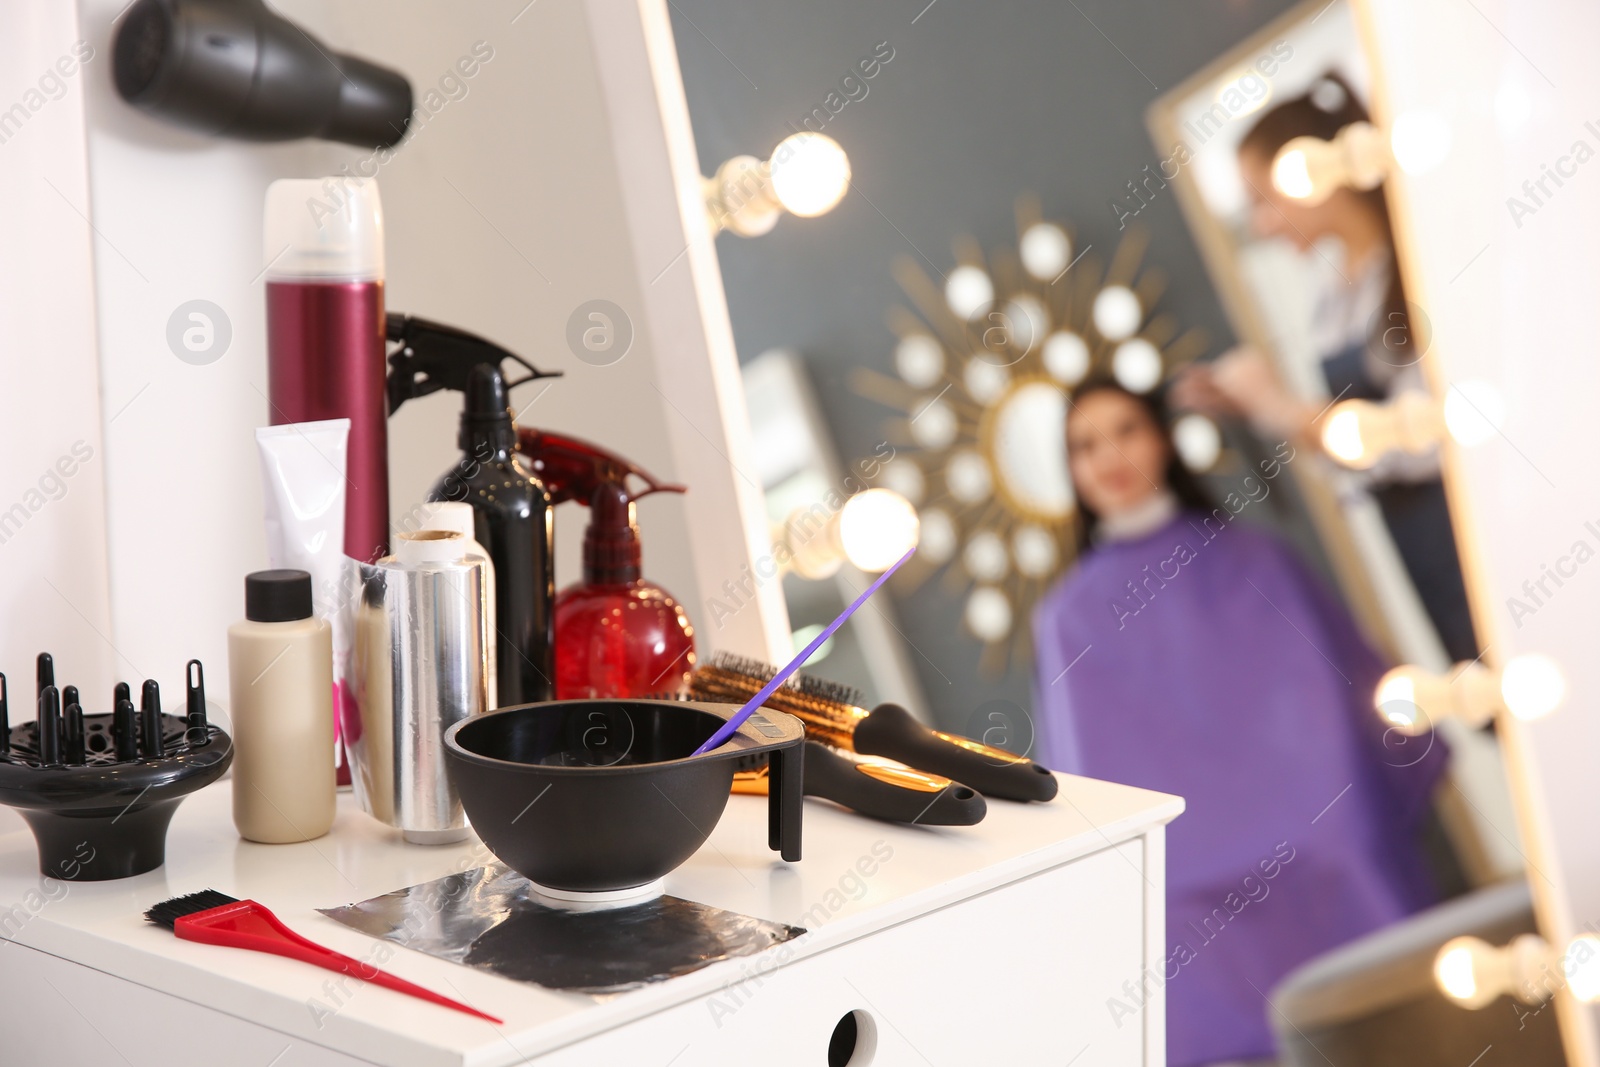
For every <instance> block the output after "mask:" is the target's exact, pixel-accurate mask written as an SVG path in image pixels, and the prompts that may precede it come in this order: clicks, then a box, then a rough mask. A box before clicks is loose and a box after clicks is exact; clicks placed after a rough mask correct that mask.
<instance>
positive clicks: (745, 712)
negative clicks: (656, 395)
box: [690, 546, 917, 756]
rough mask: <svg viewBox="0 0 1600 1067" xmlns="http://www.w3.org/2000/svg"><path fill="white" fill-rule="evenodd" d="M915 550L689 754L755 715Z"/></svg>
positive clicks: (701, 751)
mask: <svg viewBox="0 0 1600 1067" xmlns="http://www.w3.org/2000/svg"><path fill="white" fill-rule="evenodd" d="M916 551H917V550H916V548H915V546H913V547H912V549H911V551H910V552H907V553H906V554H905V555H903V556H901V557H900V558H899V559H898V560H897V561H895V565H894V566H892V567H890V568H889V569H888V570H886V571H884V572H883V573H882V574H880V575H878V578H877V580H876V581H874V582H873V583H872V584H871V585H869V586H867V589H866V592H864V593H862V594H861V595H860V596H858V597H856V598H855V600H854V601H852V602H851V604H850V606H849V607H847V608H845V609H844V610H843V611H842V612H840V613H839V617H838V618H837V619H834V620H833V621H832V622H830V623H829V624H828V626H827V629H825V630H823V631H822V632H821V633H820V634H818V635H817V636H816V637H815V638H814V639H813V640H812V642H811V643H810V644H809V645H807V646H806V647H805V648H802V649H801V650H800V654H799V655H798V656H796V657H795V658H794V659H792V660H790V661H789V662H788V663H787V664H785V665H784V668H783V670H781V671H779V672H778V673H777V674H774V675H773V676H772V681H770V682H768V683H767V684H766V685H764V686H762V687H761V692H759V693H757V694H756V695H755V696H753V697H751V698H750V699H749V700H748V701H747V702H746V703H745V705H744V707H742V708H740V709H739V710H738V711H736V712H734V714H733V717H732V718H731V719H729V720H728V721H727V722H725V723H723V724H722V725H721V726H719V727H718V728H717V732H716V733H714V734H712V735H711V737H710V738H709V739H708V740H707V741H706V742H705V744H703V745H701V746H700V747H699V748H697V749H695V750H694V751H693V752H691V753H690V755H691V756H700V755H704V754H705V753H707V752H710V751H711V750H712V749H714V748H716V747H717V746H719V745H721V744H723V743H724V742H726V741H727V740H728V738H730V737H732V736H733V735H734V732H735V731H737V730H738V729H739V727H741V726H743V725H744V721H745V720H746V719H748V718H749V717H750V716H751V715H752V714H754V713H755V710H756V709H757V708H759V707H760V706H761V705H762V704H764V703H766V700H767V698H768V697H769V696H771V695H772V694H773V693H775V692H777V691H778V687H779V686H780V685H782V684H783V683H784V682H787V681H788V680H789V675H791V674H793V673H794V672H795V671H797V670H799V669H800V668H801V667H802V666H803V665H804V664H805V662H806V660H808V659H810V658H811V657H812V655H813V654H814V653H815V652H816V651H817V649H819V648H821V647H822V643H823V642H824V641H826V640H827V639H828V638H830V637H832V636H833V635H834V632H835V631H837V630H838V629H839V627H841V626H843V625H844V624H845V622H846V620H848V619H849V618H850V616H852V615H854V614H855V613H856V609H857V608H859V607H860V606H861V605H863V604H865V603H866V602H867V598H868V597H870V596H871V595H872V594H873V593H876V592H877V591H878V590H879V589H880V588H882V586H883V583H884V582H887V581H888V580H889V575H891V574H893V573H894V572H895V571H897V570H899V569H900V565H901V564H902V563H904V562H905V561H906V560H908V559H910V558H911V557H912V556H914V555H915V554H916Z"/></svg>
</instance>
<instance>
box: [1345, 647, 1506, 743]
mask: <svg viewBox="0 0 1600 1067" xmlns="http://www.w3.org/2000/svg"><path fill="white" fill-rule="evenodd" d="M1458 695H1460V696H1461V697H1463V698H1464V697H1466V695H1467V690H1466V687H1463V688H1462V689H1461V690H1460V692H1459V694H1458V693H1457V692H1456V691H1453V690H1452V688H1451V685H1450V680H1449V679H1448V678H1443V677H1440V676H1439V675H1437V674H1434V673H1432V672H1430V671H1426V670H1423V669H1422V668H1421V667H1418V666H1415V665H1413V664H1409V663H1408V664H1405V665H1403V666H1399V667H1396V668H1394V669H1393V670H1391V671H1389V672H1388V673H1387V674H1385V675H1384V676H1383V678H1382V679H1381V680H1380V681H1379V682H1378V687H1377V689H1376V691H1375V692H1374V693H1373V697H1372V704H1373V707H1374V708H1376V709H1377V712H1378V714H1379V715H1380V716H1381V717H1382V718H1383V720H1384V721H1385V722H1386V723H1388V724H1389V725H1390V726H1391V727H1393V728H1394V729H1396V730H1398V731H1400V732H1401V733H1403V734H1406V735H1408V736H1411V737H1415V736H1417V735H1418V734H1424V733H1427V732H1428V731H1429V730H1431V729H1433V725H1434V723H1435V722H1437V721H1438V720H1440V719H1447V718H1451V717H1454V716H1457V715H1459V714H1460V713H1461V711H1462V710H1463V709H1462V707H1461V705H1460V703H1459V702H1458V701H1457V699H1456V697H1457V696H1458ZM1493 711H1494V709H1493V705H1492V704H1491V706H1490V707H1489V709H1488V713H1487V715H1486V716H1485V721H1487V720H1488V716H1489V715H1492V714H1493Z"/></svg>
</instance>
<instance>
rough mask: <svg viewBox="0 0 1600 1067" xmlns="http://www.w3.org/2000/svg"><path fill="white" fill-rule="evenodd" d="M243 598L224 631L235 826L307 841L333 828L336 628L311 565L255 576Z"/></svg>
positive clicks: (279, 840)
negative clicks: (314, 587)
mask: <svg viewBox="0 0 1600 1067" xmlns="http://www.w3.org/2000/svg"><path fill="white" fill-rule="evenodd" d="M244 602H245V607H244V614H245V617H244V620H243V621H242V622H236V623H234V624H233V625H232V626H230V627H229V628H228V688H229V692H230V695H231V697H232V706H231V707H230V708H229V712H230V717H231V719H232V723H233V824H234V826H236V827H237V828H238V830H239V836H241V837H243V838H245V839H246V840H249V841H260V842H263V843H265V844H273V845H279V844H288V843H290V842H294V841H309V840H311V839H312V838H316V837H321V836H322V835H323V834H325V833H327V832H328V830H329V829H331V828H332V826H333V814H334V767H333V761H332V760H331V759H329V758H328V753H330V752H332V751H333V632H332V630H331V628H330V627H329V626H328V624H327V622H325V621H324V620H322V619H319V618H317V617H316V616H315V615H314V614H313V612H312V608H311V576H310V575H309V574H307V573H306V572H305V571H293V570H277V571H257V572H256V573H254V574H251V575H249V576H248V577H246V578H245V582H244Z"/></svg>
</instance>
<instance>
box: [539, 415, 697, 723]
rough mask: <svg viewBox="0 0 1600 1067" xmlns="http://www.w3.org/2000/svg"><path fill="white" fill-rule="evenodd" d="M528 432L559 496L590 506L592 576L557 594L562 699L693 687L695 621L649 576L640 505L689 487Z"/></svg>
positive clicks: (580, 445) (591, 449)
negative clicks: (634, 481) (637, 510)
mask: <svg viewBox="0 0 1600 1067" xmlns="http://www.w3.org/2000/svg"><path fill="white" fill-rule="evenodd" d="M520 438H521V440H520V444H521V450H522V452H523V454H524V455H525V456H527V457H529V458H530V459H531V461H532V464H533V467H534V470H535V471H537V472H538V474H539V477H540V478H541V479H543V481H544V483H545V486H546V487H547V488H548V489H549V490H550V500H551V502H552V503H559V502H560V501H563V500H576V501H578V502H579V503H582V504H585V505H587V506H588V508H589V527H588V529H587V530H586V531H585V532H584V537H583V580H582V581H581V582H579V583H577V584H576V585H571V586H568V587H567V588H566V589H563V590H562V591H561V592H560V593H559V594H558V595H557V596H556V606H555V629H556V699H557V700H573V699H581V698H590V697H643V696H649V695H652V694H659V693H687V692H688V685H689V674H690V672H691V671H693V670H694V665H695V652H694V627H693V626H692V625H690V623H689V618H688V616H687V615H685V614H684V611H683V606H682V605H681V604H679V603H678V601H677V600H676V599H675V598H674V597H673V596H672V594H670V593H668V592H667V591H666V590H665V589H663V588H661V587H660V586H659V585H656V584H655V583H654V582H649V581H646V580H645V579H644V577H643V574H642V568H641V550H640V542H639V524H638V519H637V517H636V514H635V509H634V502H635V501H637V500H638V499H639V498H640V497H644V496H649V495H650V494H651V493H660V492H667V493H681V492H684V491H685V489H684V487H683V486H681V485H667V484H663V483H662V482H660V481H658V480H657V479H656V478H654V477H652V476H651V475H649V474H648V473H646V472H645V471H644V470H643V469H641V468H640V467H639V466H638V465H637V464H634V463H630V462H628V461H627V460H625V459H623V458H622V457H620V456H617V455H615V454H613V453H610V452H606V451H605V450H603V449H600V448H597V447H595V446H594V445H590V444H587V443H585V442H582V441H577V440H574V439H572V438H570V437H560V436H558V435H556V434H547V433H540V432H538V431H536V430H529V429H523V430H522V431H521V433H520ZM630 478H637V479H638V480H639V481H641V482H643V483H644V486H643V488H641V489H639V490H637V491H635V490H634V489H632V488H630V486H629V479H630Z"/></svg>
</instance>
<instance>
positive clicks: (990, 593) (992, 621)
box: [963, 585, 1011, 644]
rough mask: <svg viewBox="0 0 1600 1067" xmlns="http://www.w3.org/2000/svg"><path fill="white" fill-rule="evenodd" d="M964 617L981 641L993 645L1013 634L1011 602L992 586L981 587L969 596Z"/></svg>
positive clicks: (969, 627) (968, 626)
mask: <svg viewBox="0 0 1600 1067" xmlns="http://www.w3.org/2000/svg"><path fill="white" fill-rule="evenodd" d="M963 615H964V617H965V618H966V623H967V628H968V629H970V630H971V631H972V632H973V634H974V635H976V636H977V638H978V639H979V640H980V641H985V642H989V643H991V644H992V643H993V642H995V641H999V640H1002V639H1003V638H1004V637H1005V636H1006V635H1007V634H1009V633H1010V632H1011V601H1010V600H1009V599H1007V597H1006V595H1005V594H1004V593H1003V592H1001V591H1000V590H998V589H996V588H995V587H994V586H992V585H980V586H978V587H977V588H976V589H974V590H973V591H972V592H971V593H970V594H968V596H967V607H966V611H965V612H963Z"/></svg>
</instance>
